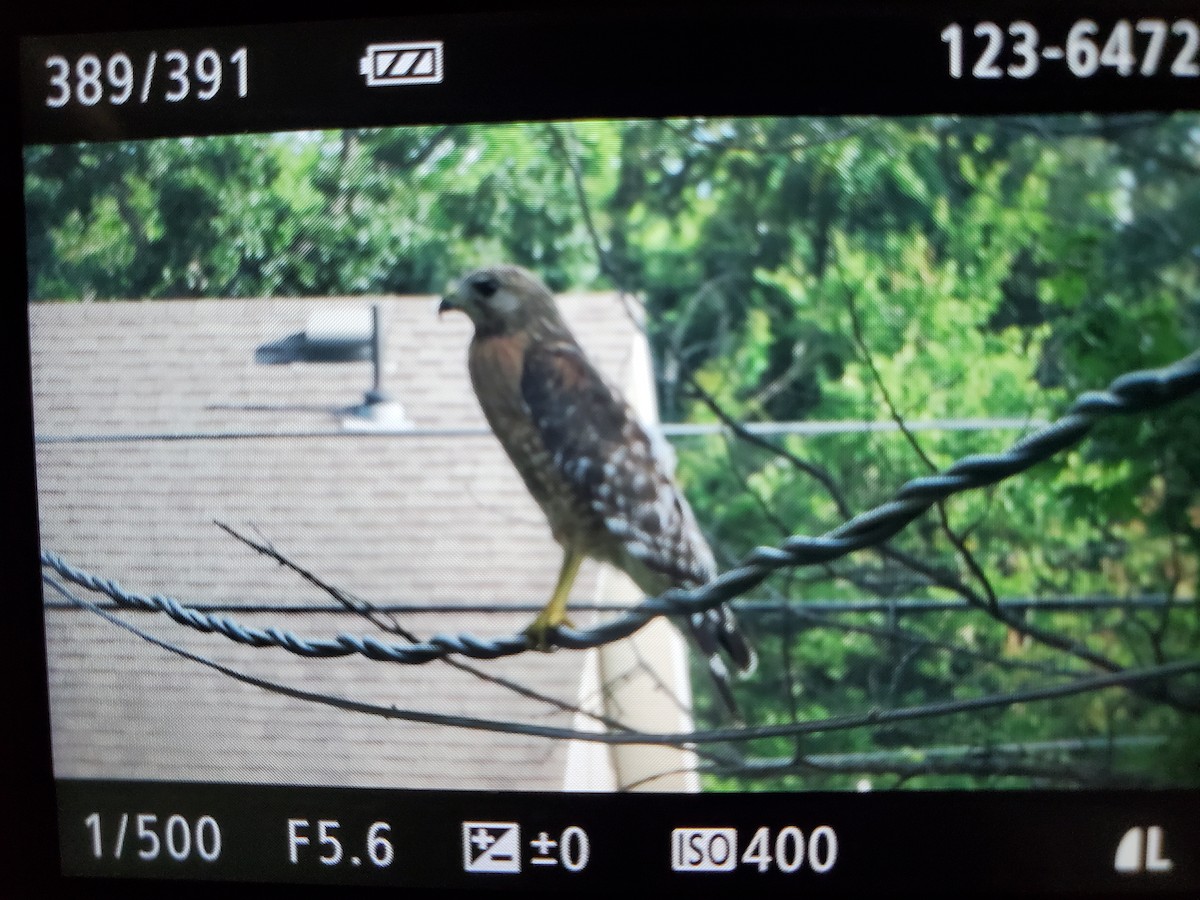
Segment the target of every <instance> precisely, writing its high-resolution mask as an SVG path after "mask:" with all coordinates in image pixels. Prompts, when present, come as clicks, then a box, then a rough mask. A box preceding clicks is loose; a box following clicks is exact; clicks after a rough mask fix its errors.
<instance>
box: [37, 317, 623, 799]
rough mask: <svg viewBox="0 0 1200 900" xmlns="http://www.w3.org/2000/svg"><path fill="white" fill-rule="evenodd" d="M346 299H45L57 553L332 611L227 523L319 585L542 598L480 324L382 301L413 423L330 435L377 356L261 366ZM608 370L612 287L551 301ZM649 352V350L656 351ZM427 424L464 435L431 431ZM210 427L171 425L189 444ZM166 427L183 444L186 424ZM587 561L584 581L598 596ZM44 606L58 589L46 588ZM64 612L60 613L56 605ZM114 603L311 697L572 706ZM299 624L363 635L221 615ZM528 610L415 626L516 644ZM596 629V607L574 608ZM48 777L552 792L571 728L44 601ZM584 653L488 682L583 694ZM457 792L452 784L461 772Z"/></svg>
mask: <svg viewBox="0 0 1200 900" xmlns="http://www.w3.org/2000/svg"><path fill="white" fill-rule="evenodd" d="M367 302H368V301H364V300H363V299H361V298H355V299H333V300H329V299H323V300H200V301H193V300H173V301H156V302H149V301H143V302H111V303H92V304H80V303H42V304H37V305H35V306H33V307H32V308H31V312H30V318H31V333H32V345H33V388H34V413H35V431H36V435H37V437H38V440H39V443H38V446H37V466H38V490H39V505H40V517H41V537H42V543H43V546H44V547H45V548H46V549H48V550H51V551H53V552H56V553H59V554H61V555H63V556H64V557H65V558H67V559H68V560H69V561H70V562H72V563H73V564H75V565H78V566H81V567H83V568H86V569H90V570H92V571H95V572H98V573H101V574H104V575H106V576H110V577H115V578H117V579H118V580H120V581H121V582H122V583H123V584H124V585H125V586H127V587H128V588H130V589H132V590H136V591H138V592H141V593H153V592H162V593H165V594H168V595H170V596H174V597H177V598H180V599H182V600H187V601H196V602H200V601H203V602H208V603H225V604H233V605H243V606H245V605H251V604H317V605H327V604H328V603H329V598H328V597H326V596H325V595H324V594H322V593H321V592H320V591H318V590H317V589H316V588H314V587H312V586H310V585H308V584H306V583H304V582H302V581H301V580H300V579H298V578H297V577H295V576H294V575H293V574H291V573H289V572H287V571H285V570H283V569H281V568H280V567H279V566H278V565H276V564H275V563H273V562H271V561H269V560H267V559H265V558H263V557H261V556H258V555H256V554H255V553H254V552H252V551H251V550H250V549H248V548H246V547H244V546H242V545H240V544H238V543H236V542H235V541H233V540H232V539H231V538H229V537H228V536H227V535H225V534H224V533H222V532H221V531H220V530H219V529H217V528H216V527H215V526H214V524H213V521H214V520H221V521H224V522H227V523H229V524H231V525H233V526H234V527H238V528H239V529H241V530H248V529H256V530H257V532H258V533H259V534H260V535H261V536H262V537H263V538H265V539H266V540H268V541H270V542H271V543H272V544H273V545H274V546H276V547H277V548H278V549H279V550H280V551H282V552H283V553H285V554H286V555H288V556H289V557H290V558H291V559H293V560H296V561H298V562H299V563H301V564H302V565H304V566H306V567H307V568H309V569H311V570H312V571H314V572H316V573H318V574H319V575H320V576H321V577H322V578H324V579H326V580H327V581H329V582H331V583H333V584H336V585H338V586H339V587H341V588H343V589H345V590H347V591H350V592H352V593H354V594H356V595H358V596H359V597H362V598H364V599H367V600H370V601H373V602H376V603H391V602H412V603H428V602H434V603H439V604H450V605H456V604H464V605H469V604H473V603H477V602H479V601H480V600H488V601H496V602H526V603H530V602H532V603H539V604H540V603H541V602H544V600H545V599H546V598H548V597H549V595H550V592H551V588H552V586H553V581H554V578H555V576H556V574H557V569H558V562H559V550H558V548H557V546H556V545H555V544H554V543H553V541H552V540H551V539H550V537H549V534H548V530H547V528H546V525H545V522H544V520H543V518H542V515H541V513H540V511H539V510H538V509H537V508H536V506H535V505H534V503H533V501H532V500H531V499H530V498H529V496H528V494H527V493H526V491H525V489H524V487H523V485H522V484H521V482H520V480H519V479H518V477H517V475H516V474H515V472H514V470H513V469H512V466H511V465H510V463H509V462H508V460H507V458H506V457H505V456H504V454H503V452H502V450H501V449H500V447H499V445H498V443H497V442H496V440H495V439H494V438H493V437H492V436H491V435H490V434H489V433H487V431H486V425H485V423H484V421H483V417H482V415H481V413H480V411H479V408H478V406H477V404H476V402H475V399H474V396H473V394H472V392H471V389H470V386H469V383H468V381H467V376H466V365H465V352H466V344H467V342H468V340H469V335H470V330H469V324H468V323H467V321H466V320H465V318H463V317H458V316H447V317H445V318H444V319H441V320H439V319H438V317H437V316H436V315H435V313H434V308H435V307H434V301H433V300H432V299H431V298H399V299H397V298H380V299H379V300H378V302H380V303H381V304H382V308H383V315H384V322H385V330H386V344H385V354H384V356H385V360H386V363H387V368H386V374H385V386H386V388H387V389H388V390H389V391H390V392H391V393H392V394H393V395H394V396H395V398H396V399H397V400H399V401H400V402H401V403H402V404H403V406H404V408H405V411H406V413H407V415H408V417H409V419H411V421H412V422H413V424H414V425H415V426H416V427H417V428H418V429H419V430H420V431H419V433H418V434H417V435H404V436H398V435H380V434H361V433H356V434H350V435H346V434H342V433H338V432H339V415H338V413H339V411H340V410H342V409H344V408H346V407H349V406H353V405H355V404H357V403H359V402H361V399H362V394H363V391H364V390H365V389H366V388H368V387H369V386H370V364H369V363H368V362H345V363H315V362H290V363H287V364H281V365H276V364H269V363H265V362H263V361H262V359H263V358H264V353H263V348H268V347H270V345H272V344H275V343H277V342H279V341H280V340H281V339H285V338H287V337H288V336H289V335H292V334H295V333H296V332H298V331H302V330H303V328H304V325H305V322H306V321H307V319H308V317H309V314H310V313H311V312H312V311H313V310H315V309H318V308H323V307H327V306H329V305H330V304H333V305H339V304H342V305H353V306H355V307H359V306H363V305H365V304H366V303H367ZM561 303H562V308H563V312H564V315H565V316H566V318H567V319H568V321H569V322H570V324H571V325H572V327H573V329H574V330H575V332H576V334H577V335H578V337H579V339H580V341H581V342H582V343H583V344H584V345H585V347H586V348H587V349H588V351H589V353H590V354H591V355H592V356H593V358H594V359H595V360H596V361H597V364H598V365H599V366H600V368H601V369H603V370H605V371H606V372H607V373H609V375H610V377H612V378H613V380H614V381H616V382H617V383H622V382H625V381H627V379H628V378H629V377H631V375H630V373H631V372H633V371H634V365H633V360H634V358H635V356H636V352H635V351H636V349H637V342H638V341H639V340H641V338H640V336H639V335H638V333H637V331H636V329H635V327H634V326H633V325H632V323H631V322H630V321H629V319H628V318H627V317H626V316H625V314H624V312H623V311H622V310H621V308H620V306H619V304H618V302H617V300H616V298H614V297H612V296H610V295H589V296H574V297H569V298H563V299H562V301H561ZM643 352H644V349H643ZM438 429H457V430H461V429H473V430H474V431H473V432H472V433H453V434H440V433H438ZM197 434H201V435H205V437H203V438H202V439H180V438H181V436H185V435H193V436H194V435H197ZM172 438H174V439H172ZM598 578H599V570H598V567H596V566H594V565H592V564H590V563H589V564H587V565H586V566H585V569H584V571H583V572H582V573H581V576H580V579H579V581H578V582H577V585H576V589H575V592H574V596H575V597H577V598H581V597H582V598H590V597H595V596H597V595H598V593H599V591H600V587H599V585H598ZM48 599H52V597H50V596H49V595H48ZM52 606H53V604H52ZM124 615H125V618H127V619H129V620H130V621H132V622H134V623H135V624H137V625H138V626H139V627H144V628H146V629H147V630H149V631H151V632H153V633H155V634H157V635H159V636H160V637H163V638H165V639H167V640H169V641H172V642H175V643H178V644H181V645H184V646H186V647H187V648H188V649H190V650H192V651H193V652H197V653H201V654H203V655H206V656H209V657H211V658H213V659H214V660H217V661H219V662H222V663H225V664H227V665H230V666H233V667H235V668H237V669H239V670H242V671H246V672H248V673H252V674H255V675H258V676H260V677H265V678H269V679H272V680H276V681H280V682H283V683H287V684H295V685H299V686H302V687H304V688H305V689H307V690H313V691H321V692H327V693H331V694H335V695H339V696H350V697H353V698H355V699H359V700H365V701H370V702H377V703H381V704H384V705H395V706H398V707H403V708H415V709H423V710H431V711H438V712H454V713H460V714H464V715H473V716H482V717H487V718H493V719H503V720H515V721H523V722H530V721H533V722H537V723H541V724H558V725H564V726H569V725H571V724H572V715H571V714H570V713H564V712H557V711H554V710H552V709H550V708H548V707H547V706H546V705H545V704H543V703H540V702H536V701H531V700H528V699H525V698H522V697H520V696H518V695H516V694H514V693H513V692H511V691H508V690H506V689H503V688H501V687H498V686H495V685H493V684H488V683H486V682H483V681H481V680H479V679H476V678H474V677H472V676H470V675H467V674H464V673H461V672H457V671H454V670H452V669H450V668H449V667H447V666H445V665H443V664H432V665H426V666H416V667H414V666H398V665H388V664H382V663H374V662H370V661H367V660H363V659H360V658H356V657H350V658H344V659H338V660H306V659H301V658H298V657H295V656H292V655H290V654H288V653H286V652H284V651H282V650H276V649H269V650H253V649H248V648H244V647H239V646H235V645H233V644H231V643H230V642H228V641H227V640H225V639H224V638H221V637H215V636H211V635H201V634H197V633H194V632H191V631H188V630H185V629H183V628H182V627H181V626H178V625H175V624H173V623H171V622H169V621H165V620H163V619H161V618H160V617H157V616H152V615H150V614H134V613H126V614H124ZM231 615H233V617H235V618H238V619H240V620H242V621H245V622H247V623H250V624H256V625H263V626H269V625H275V626H279V627H281V628H286V629H290V630H293V631H295V632H297V633H300V634H303V635H309V636H332V635H334V634H336V633H338V632H342V631H345V632H350V633H356V634H375V635H376V636H378V632H375V631H373V629H372V627H371V625H370V624H369V623H367V622H365V621H362V620H359V619H357V618H354V617H350V616H346V615H340V614H332V613H312V612H305V613H286V614H285V613H278V612H273V613H251V612H240V613H236V614H231ZM530 618H531V616H530V615H529V613H519V614H512V613H508V614H488V615H484V614H480V613H476V612H464V613H443V614H439V615H436V616H435V615H412V616H407V617H405V618H404V620H403V623H402V624H403V625H404V626H405V627H407V628H409V629H411V630H413V631H416V632H417V633H419V634H422V635H428V634H431V633H434V632H451V633H457V632H470V633H474V634H482V635H490V634H509V633H512V632H514V631H516V630H518V629H520V628H521V627H523V626H524V625H525V624H527V623H528V621H529V619H530ZM574 618H575V619H576V621H584V622H586V614H585V615H579V616H575V617H574ZM47 639H48V644H49V648H48V649H49V660H50V691H51V707H52V716H53V725H54V735H53V738H54V754H55V771H56V773H57V774H58V775H60V776H67V777H120V778H148V779H185V780H187V779H194V780H234V781H283V782H290V783H297V784H319V783H329V784H344V785H360V784H361V785H368V784H369V785H387V786H405V787H430V786H438V787H447V786H451V787H459V788H478V789H506V788H507V789H518V788H519V789H557V788H561V787H562V786H563V773H564V768H565V764H566V755H567V752H568V748H567V746H566V745H564V744H563V743H561V742H550V741H546V740H542V739H537V738H524V737H512V736H503V735H494V734H483V733H479V732H471V731H463V730H458V729H450V728H443V727H437V726H421V725H412V724H406V723H396V722H384V721H382V720H377V719H374V718H370V717H366V716H361V715H355V714H351V713H345V712H339V711H336V710H331V709H328V708H325V707H318V706H314V705H311V704H305V703H301V702H298V701H294V700H290V699H287V698H284V697H281V696H278V695H273V694H270V693H267V692H264V691H262V690H259V689H257V688H254V687H250V686H246V685H242V684H239V683H236V682H232V681H231V680H230V679H228V678H227V677H225V676H222V675H220V674H219V673H217V672H214V671H212V670H209V669H205V668H203V667H201V666H198V665H195V664H194V663H189V662H187V661H186V660H182V659H180V658H178V657H176V656H174V655H172V654H169V653H168V652H166V651H164V650H161V649H159V648H157V647H154V646H152V645H150V644H147V643H146V642H144V641H141V640H140V639H138V638H137V637H135V636H133V635H130V634H128V633H126V632H124V631H121V630H120V629H117V628H114V627H113V626H111V625H109V624H108V623H106V622H104V621H102V620H100V619H98V618H97V617H95V616H92V615H90V614H87V613H83V612H81V611H79V610H77V609H73V608H72V609H60V608H50V609H48V610H47ZM581 662H582V655H581V654H578V653H570V652H565V651H562V652H557V653H553V654H549V655H547V654H525V655H523V656H520V657H517V658H514V659H510V660H505V661H498V662H492V663H487V664H486V665H487V667H488V669H487V670H488V672H489V674H494V675H500V676H504V677H508V678H512V679H515V680H517V681H520V682H522V683H524V684H528V685H530V686H532V687H535V688H536V689H538V690H541V691H543V692H545V693H548V694H552V695H554V696H556V697H559V698H561V699H562V700H564V701H567V702H568V703H575V702H576V701H577V700H578V693H579V689H580V672H581V668H582V666H581ZM448 773H453V783H452V784H449V785H448V784H447V780H448V779H447V774H448Z"/></svg>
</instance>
